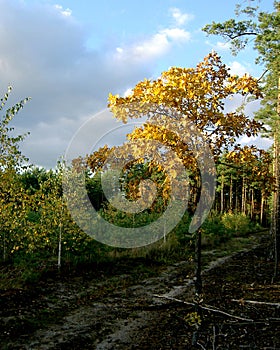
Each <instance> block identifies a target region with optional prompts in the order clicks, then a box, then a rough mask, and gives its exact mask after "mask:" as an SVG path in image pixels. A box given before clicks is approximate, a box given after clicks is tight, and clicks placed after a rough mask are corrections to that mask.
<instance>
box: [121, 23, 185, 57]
mask: <svg viewBox="0 0 280 350" xmlns="http://www.w3.org/2000/svg"><path fill="white" fill-rule="evenodd" d="M190 38H191V34H190V33H189V32H187V31H185V30H184V29H180V28H165V29H162V30H160V31H159V32H157V33H156V34H154V35H152V36H151V37H149V38H147V39H146V40H143V41H141V42H138V43H134V44H132V45H131V46H127V47H117V48H116V52H115V58H116V59H120V60H129V61H130V62H131V61H136V62H139V61H141V62H143V61H144V62H145V61H150V60H153V59H156V58H157V57H159V56H162V55H164V54H165V53H167V52H168V51H170V50H171V48H172V46H174V45H176V44H180V43H185V42H188V41H189V40H190Z"/></svg>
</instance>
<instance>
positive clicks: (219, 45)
mask: <svg viewBox="0 0 280 350" xmlns="http://www.w3.org/2000/svg"><path fill="white" fill-rule="evenodd" d="M205 44H206V45H208V46H210V47H211V48H212V50H214V51H217V52H220V51H230V43H229V42H223V41H217V42H216V43H212V42H211V41H209V40H206V41H205Z"/></svg>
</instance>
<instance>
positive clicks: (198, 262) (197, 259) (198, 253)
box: [194, 229, 202, 296]
mask: <svg viewBox="0 0 280 350" xmlns="http://www.w3.org/2000/svg"><path fill="white" fill-rule="evenodd" d="M195 263H196V270H195V283H194V287H195V294H196V295H197V296H199V295H200V294H201V293H202V277H201V229H198V231H197V233H196V247H195Z"/></svg>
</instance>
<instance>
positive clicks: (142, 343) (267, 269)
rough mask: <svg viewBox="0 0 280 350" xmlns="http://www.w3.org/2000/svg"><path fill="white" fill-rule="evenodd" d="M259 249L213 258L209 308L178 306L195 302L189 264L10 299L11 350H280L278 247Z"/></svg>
mask: <svg viewBox="0 0 280 350" xmlns="http://www.w3.org/2000/svg"><path fill="white" fill-rule="evenodd" d="M258 240H259V238H258V239H257V240H256V239H255V240H252V244H251V245H250V247H249V248H250V249H249V250H248V251H242V252H239V253H235V254H233V255H232V256H231V257H226V258H225V257H223V258H221V259H218V260H217V258H216V253H217V252H213V251H212V252H208V253H207V254H204V260H205V261H207V263H209V262H211V261H215V262H214V263H212V264H210V265H209V264H208V268H207V267H205V269H204V273H203V296H202V299H203V300H201V306H202V307H204V309H201V308H197V307H196V308H195V307H193V306H192V305H185V304H183V303H181V302H179V301H178V300H181V301H185V302H190V303H192V302H193V295H194V292H193V280H192V273H193V265H192V264H191V263H190V262H189V261H180V262H177V263H174V264H172V265H169V266H164V265H159V264H153V262H152V261H146V260H144V259H134V260H133V259H123V260H118V261H116V262H115V263H114V264H112V263H108V264H101V265H94V266H93V265H92V266H91V268H89V266H87V267H86V268H80V269H79V270H77V271H76V272H71V273H66V271H64V272H63V273H61V274H58V273H51V274H49V275H48V276H47V275H46V276H45V277H44V279H42V280H41V281H40V282H39V283H38V284H37V285H36V286H34V285H30V286H28V288H26V289H21V290H19V289H14V290H11V289H9V290H0V310H1V311H0V341H1V349H83V350H84V349H101V350H102V349H112V350H113V349H156V350H160V349H176V350H177V349H196V348H197V349H223V350H224V349H280V282H279V283H278V284H277V283H274V284H272V283H271V277H272V275H273V262H272V261H270V260H269V259H268V256H269V254H268V239H267V238H263V237H262V238H261V240H260V242H257V241H258ZM158 296H160V297H158ZM177 299H178V300H177ZM248 300H250V301H253V302H255V301H259V302H264V304H262V303H261V304H257V303H249V302H247V301H248ZM269 303H275V305H272V304H269ZM210 308H217V309H218V310H220V311H224V312H226V313H228V314H230V315H232V316H230V315H225V314H221V313H219V312H213V311H209V309H210ZM195 312H197V313H195ZM197 315H199V319H197V318H196V316H197ZM234 316H237V317H239V318H235V317H234ZM240 318H242V319H240ZM200 321H201V322H200ZM195 344H196V345H195Z"/></svg>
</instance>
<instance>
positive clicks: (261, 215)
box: [260, 193, 264, 225]
mask: <svg viewBox="0 0 280 350" xmlns="http://www.w3.org/2000/svg"><path fill="white" fill-rule="evenodd" d="M261 196H262V198H261V213H260V224H261V225H263V212H264V195H263V193H262V194H261Z"/></svg>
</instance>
